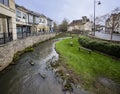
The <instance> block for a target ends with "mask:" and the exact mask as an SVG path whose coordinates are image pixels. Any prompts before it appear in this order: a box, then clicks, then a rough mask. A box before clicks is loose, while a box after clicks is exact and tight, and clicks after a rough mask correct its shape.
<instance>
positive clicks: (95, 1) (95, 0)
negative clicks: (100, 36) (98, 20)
mask: <svg viewBox="0 0 120 94" xmlns="http://www.w3.org/2000/svg"><path fill="white" fill-rule="evenodd" d="M96 3H97V4H98V5H100V4H101V2H100V1H97V0H94V36H95V31H96V26H95V9H96Z"/></svg>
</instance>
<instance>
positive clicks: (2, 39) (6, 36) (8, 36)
mask: <svg viewBox="0 0 120 94" xmlns="http://www.w3.org/2000/svg"><path fill="white" fill-rule="evenodd" d="M52 33H57V32H17V39H24V38H27V37H30V36H40V35H46V34H52ZM12 40H13V33H11V32H10V33H5V32H3V33H0V45H1V44H5V43H8V42H10V41H12Z"/></svg>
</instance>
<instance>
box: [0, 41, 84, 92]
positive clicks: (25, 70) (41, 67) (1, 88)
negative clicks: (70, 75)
mask: <svg viewBox="0 0 120 94" xmlns="http://www.w3.org/2000/svg"><path fill="white" fill-rule="evenodd" d="M56 41H57V40H50V41H47V42H44V43H41V44H40V45H39V46H38V47H36V48H35V50H34V52H31V53H26V54H24V55H22V56H21V59H20V60H19V61H18V62H17V65H15V66H13V67H12V68H11V69H10V70H9V71H7V72H6V73H5V74H3V75H1V76H0V94H65V92H63V91H62V85H61V84H59V83H58V81H56V79H55V75H54V73H53V72H52V71H50V70H46V62H47V61H48V60H49V59H51V58H52V57H53V56H55V59H56V60H57V59H58V54H57V53H56V51H55V50H54V43H55V42H56ZM31 60H32V61H33V62H34V63H35V65H34V66H31V65H30V63H29V62H30V61H31ZM40 74H43V75H44V76H45V78H42V77H41V75H40ZM74 94H86V93H85V92H82V91H79V90H77V89H76V90H75V91H74Z"/></svg>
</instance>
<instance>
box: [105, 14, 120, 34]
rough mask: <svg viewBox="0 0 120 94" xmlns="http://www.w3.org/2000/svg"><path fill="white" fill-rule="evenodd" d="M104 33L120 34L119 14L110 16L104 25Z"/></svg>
mask: <svg viewBox="0 0 120 94" xmlns="http://www.w3.org/2000/svg"><path fill="white" fill-rule="evenodd" d="M105 27H106V28H105V30H106V32H111V31H113V33H120V13H118V14H112V15H111V16H110V17H109V18H108V19H107V20H106V23H105Z"/></svg>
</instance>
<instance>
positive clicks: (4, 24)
mask: <svg viewBox="0 0 120 94" xmlns="http://www.w3.org/2000/svg"><path fill="white" fill-rule="evenodd" d="M15 18H16V14H15V1H14V0H0V39H3V40H4V42H7V41H9V40H11V39H12V40H16V39H17V34H16V19H15ZM0 41H2V40H0Z"/></svg>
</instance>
